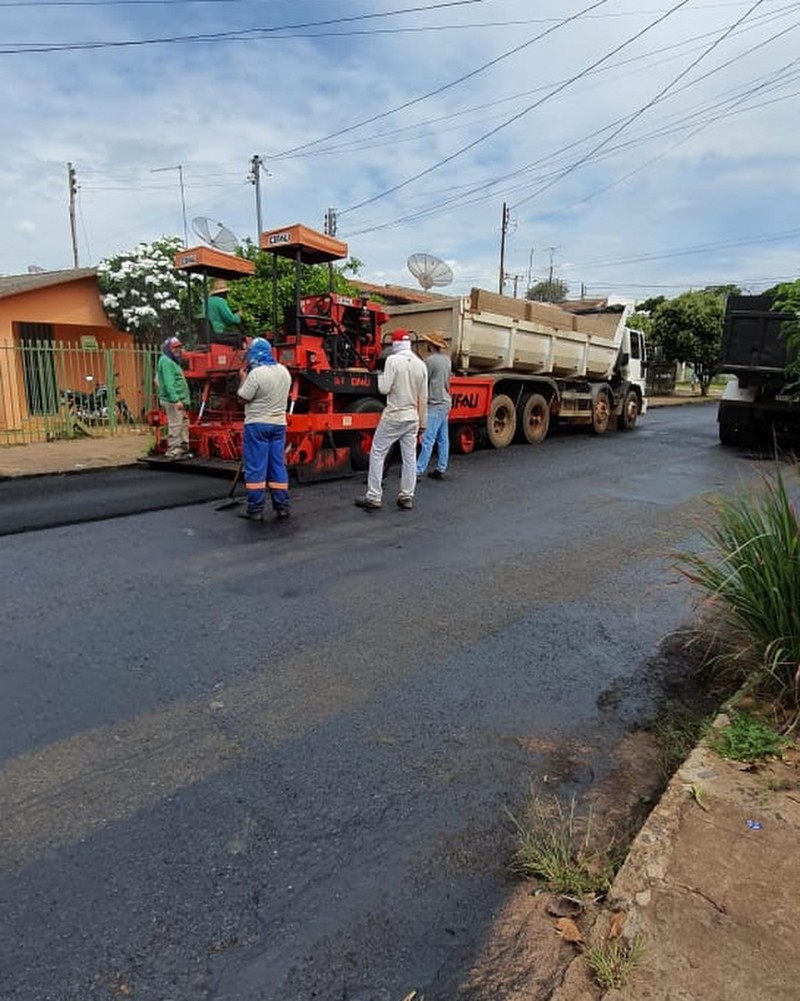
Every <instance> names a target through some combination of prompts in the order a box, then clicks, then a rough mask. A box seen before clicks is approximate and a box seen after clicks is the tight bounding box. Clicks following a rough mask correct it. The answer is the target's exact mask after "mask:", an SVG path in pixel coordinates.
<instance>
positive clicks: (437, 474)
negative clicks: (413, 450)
mask: <svg viewBox="0 0 800 1001" xmlns="http://www.w3.org/2000/svg"><path fill="white" fill-rule="evenodd" d="M428 479H429V480H443V479H444V473H443V472H442V471H441V469H432V470H431V471H430V472H429V473H428Z"/></svg>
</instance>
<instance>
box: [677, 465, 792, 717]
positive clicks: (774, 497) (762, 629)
mask: <svg viewBox="0 0 800 1001" xmlns="http://www.w3.org/2000/svg"><path fill="white" fill-rule="evenodd" d="M716 509H717V523H716V525H715V526H714V527H713V528H712V529H711V530H710V531H709V532H708V533H706V535H705V540H706V542H707V543H708V544H709V546H710V553H708V554H706V555H703V554H698V553H685V554H683V555H682V557H681V567H680V569H681V572H682V573H683V574H684V575H685V576H686V577H687V578H688V579H689V580H690V581H692V583H694V584H695V585H697V586H698V587H699V588H700V589H701V590H702V591H704V592H705V593H706V594H707V595H708V596H709V597H710V598H712V599H713V600H714V601H716V602H717V603H719V604H720V605H721V606H722V609H723V613H724V618H725V619H726V620H727V623H728V624H729V625H730V626H731V627H732V629H733V632H734V636H735V638H736V650H735V651H734V657H733V659H732V661H730V663H732V664H734V665H735V667H736V669H737V672H738V673H739V674H741V675H742V676H743V679H744V680H745V681H746V683H747V687H749V688H758V687H760V688H764V689H766V690H768V691H769V692H770V693H771V694H773V695H775V696H776V697H777V698H779V699H780V700H781V701H789V702H791V704H793V705H795V706H797V705H798V702H800V519H798V515H797V511H796V510H795V507H794V505H793V504H792V502H791V500H790V499H789V497H788V494H787V491H786V486H785V484H784V482H783V478H782V476H781V473H780V470H779V469H778V470H777V471H776V474H775V476H774V478H773V479H772V480H769V479H767V480H766V481H765V485H764V489H763V491H762V492H761V493H760V494H759V495H758V496H753V497H739V498H737V499H734V500H730V501H720V502H718V503H717V504H716Z"/></svg>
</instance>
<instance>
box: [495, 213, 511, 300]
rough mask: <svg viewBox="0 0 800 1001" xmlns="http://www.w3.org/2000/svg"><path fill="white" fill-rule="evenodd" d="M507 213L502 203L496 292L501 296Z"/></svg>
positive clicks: (504, 270)
mask: <svg viewBox="0 0 800 1001" xmlns="http://www.w3.org/2000/svg"><path fill="white" fill-rule="evenodd" d="M508 219H509V211H508V205H506V203H505V202H503V218H502V222H501V224H500V281H499V286H500V287H499V288H498V289H497V291H498V292H499V293H500V295H502V294H503V285H504V284H505V277H506V233H507V232H508Z"/></svg>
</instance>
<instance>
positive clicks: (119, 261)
mask: <svg viewBox="0 0 800 1001" xmlns="http://www.w3.org/2000/svg"><path fill="white" fill-rule="evenodd" d="M182 249H183V242H182V241H181V239H180V237H177V236H164V237H161V239H160V240H153V242H152V243H140V244H138V245H137V246H136V247H134V248H133V250H131V251H128V252H126V253H122V254H117V255H116V256H115V257H108V258H106V259H105V260H103V261H101V262H100V264H99V265H98V266H97V280H98V283H99V286H100V294H101V299H102V302H103V308H104V309H105V311H106V315H107V316H108V318H109V320H111V322H112V323H113V324H114V326H115V327H117V328H118V329H119V330H127V331H128V332H129V333H132V334H133V335H134V337H135V338H136V340H137V341H138V342H139V343H145V344H153V343H158V342H160V341H162V340H164V339H165V338H167V337H172V336H173V335H177V336H179V337H181V338H185V337H186V336H187V335H188V334H189V333H190V331H189V330H188V324H187V308H186V301H187V295H188V289H187V282H186V275H185V274H184V273H183V272H181V271H177V270H176V269H175V267H174V266H173V261H174V259H175V255H176V254H177V253H178V252H179V251H180V250H182ZM192 278H193V282H192V285H193V287H198V283H199V286H200V287H201V286H202V278H201V277H200V276H198V275H193V276H192ZM199 295H200V291H199V289H198V291H197V292H195V294H194V295H193V298H195V297H196V296H199ZM193 305H194V304H193Z"/></svg>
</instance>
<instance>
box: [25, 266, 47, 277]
mask: <svg viewBox="0 0 800 1001" xmlns="http://www.w3.org/2000/svg"><path fill="white" fill-rule="evenodd" d="M45 271H47V268H40V267H39V265H38V264H29V265H28V274H29V275H43V274H44V273H45Z"/></svg>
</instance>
